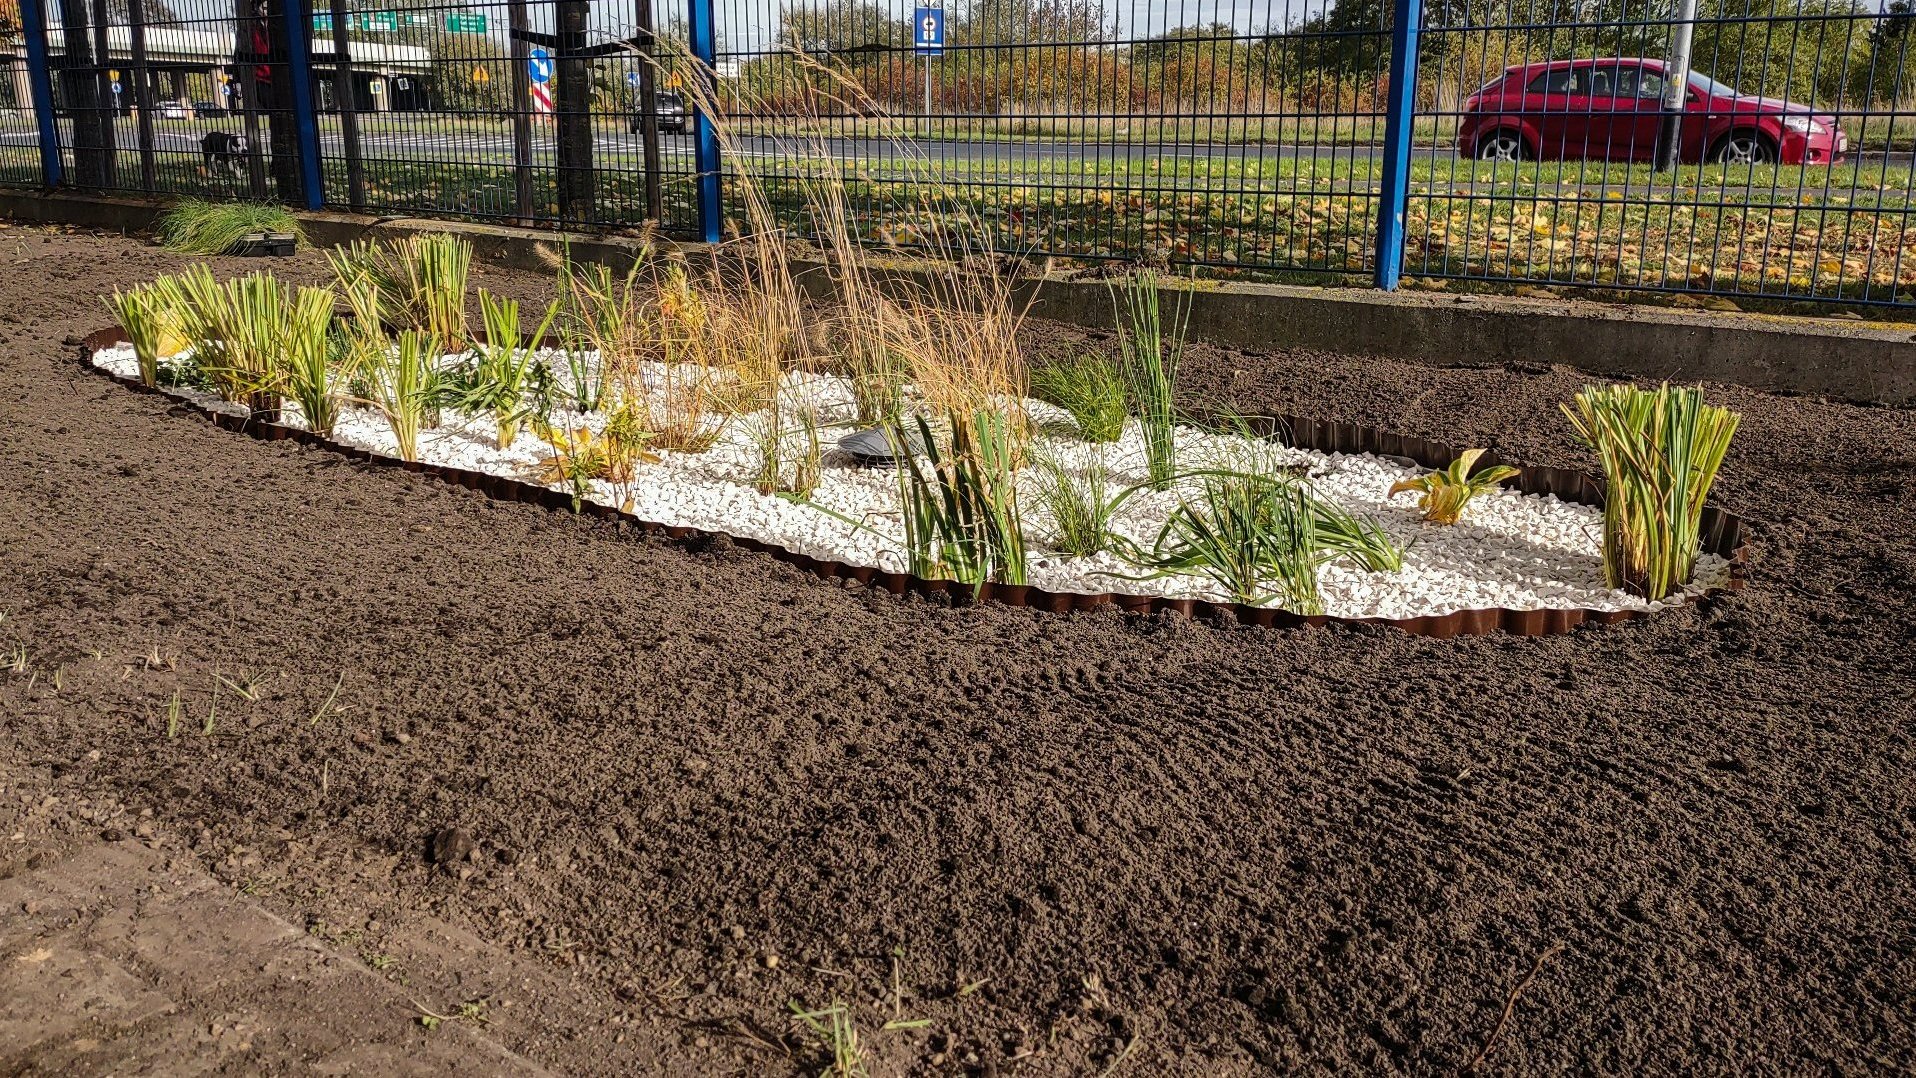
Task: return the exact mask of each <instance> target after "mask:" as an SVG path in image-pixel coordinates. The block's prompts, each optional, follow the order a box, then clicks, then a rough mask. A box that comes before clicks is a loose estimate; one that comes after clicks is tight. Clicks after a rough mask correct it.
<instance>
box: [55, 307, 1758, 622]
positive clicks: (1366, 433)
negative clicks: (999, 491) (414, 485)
mask: <svg viewBox="0 0 1916 1078" xmlns="http://www.w3.org/2000/svg"><path fill="white" fill-rule="evenodd" d="M126 341H127V336H126V332H125V330H123V329H121V328H120V327H118V326H114V327H111V328H109V329H103V330H99V331H98V332H95V333H91V334H88V335H87V336H86V337H85V338H84V339H83V340H82V341H81V342H80V349H79V352H80V361H81V362H82V363H83V364H85V365H86V367H87V369H89V370H92V371H94V372H96V373H99V374H102V375H105V376H106V377H108V378H111V379H113V380H114V381H115V382H118V383H120V384H121V385H123V386H126V387H128V388H129V389H133V390H135V391H137V392H141V393H152V394H156V395H159V396H163V397H167V398H168V399H170V400H176V401H179V402H180V403H182V404H185V405H187V406H188V407H190V408H193V409H195V410H196V411H199V412H200V413H202V414H204V415H206V416H207V417H208V418H210V419H211V420H212V421H213V423H214V425H215V426H218V427H220V428H221V429H224V430H230V431H234V432H236V433H241V434H248V435H251V436H252V437H255V438H259V439H262V440H265V441H292V442H298V443H300V444H301V445H311V446H318V447H321V448H325V449H330V450H332V451H333V452H335V453H339V454H341V455H342V456H344V457H346V458H347V459H348V460H354V461H362V462H365V463H368V464H378V465H383V466H386V467H395V468H403V469H404V470H406V471H409V472H417V473H419V474H421V475H429V476H432V477H433V478H435V479H439V480H442V481H444V482H447V483H451V484H453V485H455V486H461V487H465V488H467V489H469V490H474V491H478V492H479V493H481V494H484V495H485V496H486V497H489V498H493V499H495V500H498V501H508V502H525V503H528V504H531V505H538V506H543V507H545V508H547V509H555V510H571V509H572V495H571V494H569V493H567V492H566V491H563V490H557V489H554V488H552V487H547V486H542V485H540V484H538V483H529V482H526V481H525V480H521V479H513V478H511V477H509V476H501V475H493V474H492V473H490V472H479V471H473V470H471V469H468V468H458V467H453V466H450V465H439V464H425V463H421V462H418V461H402V460H400V459H398V458H396V457H388V456H385V455H383V454H379V453H373V452H371V451H369V450H366V449H361V448H359V447H357V446H350V445H346V444H343V443H341V442H335V441H333V440H332V439H330V438H325V437H322V436H320V435H317V434H314V433H313V432H312V431H309V430H306V429H304V428H301V427H289V426H285V425H283V424H280V423H272V422H266V421H264V420H259V419H253V418H251V417H249V416H238V415H233V414H231V413H228V412H221V411H216V410H214V409H211V408H208V407H206V406H205V405H202V404H199V403H197V402H194V401H189V400H186V399H185V398H183V397H179V396H176V395H175V394H172V393H168V392H167V391H166V390H164V389H160V388H156V387H153V386H148V385H147V384H145V383H144V382H142V381H140V379H139V377H138V376H136V375H122V374H117V373H115V372H113V371H109V370H107V369H105V368H104V367H99V366H96V365H95V364H94V363H93V354H94V353H95V352H98V351H100V350H101V349H103V348H110V347H113V346H114V345H118V344H123V343H126ZM1250 420H1251V424H1252V429H1253V430H1255V431H1256V432H1257V433H1260V434H1262V435H1264V436H1266V437H1269V438H1272V439H1274V440H1277V441H1280V442H1283V443H1284V444H1286V445H1291V446H1295V447H1297V448H1300V449H1312V450H1316V451H1318V452H1325V453H1376V454H1379V455H1385V456H1398V457H1407V458H1409V459H1411V460H1414V461H1416V462H1417V463H1418V464H1419V465H1420V466H1422V467H1425V468H1442V467H1445V466H1447V465H1449V464H1450V462H1451V461H1452V460H1455V459H1456V458H1457V456H1458V455H1459V454H1460V453H1461V452H1462V449H1460V448H1459V447H1457V446H1453V445H1450V444H1448V443H1445V442H1440V441H1437V440H1435V439H1430V438H1421V437H1417V436H1415V435H1409V434H1393V433H1390V432H1387V431H1380V430H1375V429H1373V428H1370V427H1366V426H1363V425H1361V424H1357V423H1344V422H1332V421H1326V420H1319V419H1311V418H1308V417H1303V416H1287V415H1272V416H1254V417H1250ZM1481 463H1482V465H1483V466H1485V467H1489V466H1490V465H1493V464H1504V463H1510V462H1508V461H1503V460H1500V459H1499V458H1498V457H1497V455H1496V454H1495V453H1486V454H1485V455H1484V456H1483V458H1482V461H1481ZM1512 466H1513V467H1515V468H1517V469H1518V473H1517V476H1516V483H1517V488H1518V489H1519V490H1521V491H1523V492H1524V493H1525V494H1553V495H1555V496H1556V497H1557V498H1558V499H1559V500H1561V501H1566V502H1575V503H1577V504H1580V505H1599V504H1601V503H1602V501H1603V482H1602V480H1600V479H1598V478H1596V477H1595V476H1591V475H1587V474H1585V473H1583V472H1579V471H1576V470H1574V469H1570V468H1538V467H1526V466H1524V465H1521V464H1516V465H1512ZM579 512H580V514H581V515H589V516H593V517H596V518H599V519H602V520H610V521H623V522H627V523H631V524H634V525H636V526H638V527H639V528H640V529H641V530H643V531H644V532H645V533H646V534H648V535H657V536H664V537H666V538H669V539H673V540H687V539H698V538H712V537H716V536H720V535H723V536H724V537H725V538H726V539H728V540H730V541H731V542H732V543H733V544H734V545H736V546H739V547H741V548H743V549H746V550H751V551H756V552H758V553H763V554H769V555H771V556H772V557H774V558H777V559H779V560H780V561H784V562H787V563H789V564H791V565H794V566H797V567H798V568H799V569H800V570H803V571H805V572H809V573H811V574H813V575H815V576H818V577H820V578H821V579H825V580H856V581H858V582H859V583H860V584H863V585H866V586H868V587H873V588H880V589H883V590H885V591H888V592H891V593H892V594H894V595H904V594H906V593H908V592H909V593H912V594H916V595H921V596H927V597H929V596H934V595H936V596H944V597H945V598H946V599H947V600H948V601H950V602H952V603H954V604H962V603H970V602H977V601H981V600H992V601H995V602H1000V603H1004V604H1006V605H1008V606H1024V607H1030V608H1032V609H1035V610H1043V611H1049V612H1051V613H1056V614H1065V613H1070V612H1072V611H1075V610H1095V609H1099V608H1102V607H1109V606H1116V607H1117V608H1118V609H1120V610H1122V611H1124V612H1125V613H1128V614H1153V613H1163V612H1167V611H1169V612H1173V613H1179V614H1184V615H1186V616H1187V617H1193V618H1212V617H1231V618H1235V619H1236V620H1237V621H1239V622H1240V623H1242V624H1245V625H1257V626H1262V627H1266V628H1279V629H1292V628H1304V627H1314V626H1319V625H1333V624H1342V625H1388V626H1390V627H1392V628H1397V629H1402V630H1403V631H1405V632H1407V633H1411V634H1412V635H1415V636H1428V637H1432V638H1434V639H1438V640H1448V639H1451V638H1453V637H1459V636H1484V635H1487V634H1490V633H1496V632H1504V633H1510V634H1512V635H1515V636H1554V635H1558V634H1561V633H1567V632H1570V631H1571V630H1572V629H1575V628H1577V627H1578V626H1580V625H1586V624H1594V625H1614V624H1617V623H1618V622H1623V621H1633V620H1636V619H1639V618H1643V617H1647V616H1649V615H1650V614H1652V613H1654V611H1647V610H1592V609H1587V608H1582V607H1573V608H1566V609H1548V610H1513V609H1510V608H1508V607H1491V608H1486V609H1478V610H1458V611H1453V612H1452V613H1449V614H1427V615H1423V616H1420V617H1414V618H1346V617H1335V616H1331V615H1325V614H1311V615H1306V614H1296V613H1292V612H1291V611H1288V610H1279V609H1274V608H1271V607H1259V606H1248V605H1245V604H1243V603H1228V602H1226V603H1214V602H1210V601H1208V600H1204V599H1174V598H1169V597H1166V596H1162V595H1126V594H1122V593H1118V592H1098V593H1096V594H1082V593H1078V592H1053V591H1046V590H1044V589H1042V588H1037V587H1032V586H1030V585H1026V584H998V583H991V582H987V583H985V584H982V585H979V586H978V587H976V588H973V587H971V586H970V585H966V584H960V583H958V582H956V581H951V580H927V579H924V578H922V577H916V576H912V575H910V574H909V573H897V572H889V571H886V570H883V569H877V568H874V567H872V566H869V565H850V564H847V563H845V562H842V561H836V560H830V559H819V558H814V557H811V556H810V555H807V554H801V553H799V552H797V551H795V550H788V549H786V548H785V547H782V546H779V545H778V544H776V543H769V542H766V541H764V540H762V539H752V538H747V537H742V536H733V535H730V534H728V533H724V532H712V531H706V530H704V529H700V528H691V527H686V526H684V525H677V524H661V523H659V522H657V521H652V520H646V519H644V518H642V517H639V516H637V515H635V514H632V513H627V512H625V511H623V510H621V509H618V508H616V507H614V506H610V505H604V504H602V503H599V502H589V501H588V502H584V503H582V504H581V506H580V508H579ZM1702 523H1703V527H1702V532H1703V537H1702V538H1703V549H1704V550H1705V551H1706V552H1708V553H1712V554H1717V555H1719V556H1721V557H1723V558H1726V559H1728V560H1729V562H1730V580H1729V584H1728V586H1727V588H1726V589H1725V590H1729V591H1739V590H1741V589H1742V588H1743V587H1744V586H1745V585H1746V584H1747V583H1748V581H1749V558H1750V551H1749V542H1748V532H1749V529H1748V528H1747V527H1746V526H1745V525H1744V523H1743V521H1742V520H1740V519H1739V518H1737V517H1736V516H1734V515H1732V514H1730V513H1728V512H1725V511H1724V510H1722V509H1719V508H1717V507H1716V506H1706V507H1704V510H1703V522H1702ZM1716 590H1718V589H1711V591H1712V592H1714V591H1716ZM1710 593H1711V592H1706V593H1705V594H1706V595H1708V594H1710ZM1688 601H1691V602H1694V601H1695V600H1694V599H1692V600H1688Z"/></svg>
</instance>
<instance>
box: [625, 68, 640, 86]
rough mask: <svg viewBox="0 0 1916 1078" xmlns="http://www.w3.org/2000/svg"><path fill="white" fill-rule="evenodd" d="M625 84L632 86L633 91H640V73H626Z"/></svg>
mask: <svg viewBox="0 0 1916 1078" xmlns="http://www.w3.org/2000/svg"><path fill="white" fill-rule="evenodd" d="M625 84H626V85H627V86H630V87H632V88H633V89H635V90H636V89H638V88H639V73H638V72H636V71H628V72H626V73H625Z"/></svg>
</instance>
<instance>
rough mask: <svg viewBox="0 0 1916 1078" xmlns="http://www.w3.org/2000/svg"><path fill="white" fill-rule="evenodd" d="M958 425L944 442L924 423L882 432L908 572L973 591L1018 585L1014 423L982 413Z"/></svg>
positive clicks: (1021, 539) (1021, 559)
mask: <svg viewBox="0 0 1916 1078" xmlns="http://www.w3.org/2000/svg"><path fill="white" fill-rule="evenodd" d="M956 419H957V421H956V422H954V423H953V424H952V425H951V426H950V428H949V430H948V431H946V432H944V433H943V436H942V437H940V436H935V435H934V431H933V427H932V424H931V423H930V421H928V420H927V419H926V418H925V417H924V416H922V415H913V416H911V417H909V419H907V418H904V417H901V418H899V419H896V420H894V421H892V422H891V423H890V424H888V425H887V426H886V428H885V429H886V431H887V433H888V435H889V437H890V439H891V443H892V446H893V447H894V449H893V452H894V454H895V455H896V456H897V457H898V459H899V467H898V496H899V501H900V503H901V505H902V506H903V509H904V518H905V553H906V557H907V559H908V562H909V571H910V572H911V574H912V575H914V576H919V577H924V578H926V579H933V580H941V579H942V580H956V581H958V582H960V583H963V584H970V585H972V586H976V585H979V584H982V583H984V582H985V581H987V580H996V581H999V582H1001V583H1005V584H1023V583H1024V582H1025V535H1024V527H1023V521H1022V520H1021V519H1020V515H1019V507H1018V497H1017V474H1016V473H1017V468H1016V457H1017V453H1018V446H1017V438H1018V437H1019V435H1018V434H1017V432H1016V431H1014V429H1013V427H1014V425H1015V424H1016V422H1017V419H1016V418H1015V417H1012V416H1009V415H1007V414H1006V413H1004V412H1002V411H997V410H994V409H991V408H988V407H980V408H978V409H976V410H974V411H972V412H970V413H967V414H962V415H960V416H958V417H956ZM907 423H909V424H911V427H907V425H906V424H907ZM913 428H915V430H913ZM908 431H910V432H911V433H908ZM915 448H922V449H923V450H924V451H925V453H926V456H927V458H928V460H927V461H926V462H922V463H921V462H920V460H919V458H918V454H917V453H916V452H914V451H913V450H914V449H915Z"/></svg>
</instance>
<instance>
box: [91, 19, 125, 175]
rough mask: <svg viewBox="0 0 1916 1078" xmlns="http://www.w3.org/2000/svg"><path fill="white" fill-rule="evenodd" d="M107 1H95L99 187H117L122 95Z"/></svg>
mask: <svg viewBox="0 0 1916 1078" xmlns="http://www.w3.org/2000/svg"><path fill="white" fill-rule="evenodd" d="M108 18H109V16H108V14H107V6H106V0H93V61H94V68H93V78H94V82H95V83H96V84H97V88H96V89H95V91H94V100H95V101H98V102H99V106H100V108H99V119H98V120H96V121H95V122H96V123H97V124H98V125H99V126H98V128H97V130H98V132H99V135H100V142H99V145H100V147H101V150H100V152H101V154H102V155H103V156H102V158H101V164H100V186H101V187H118V186H119V185H120V176H119V164H118V162H119V155H120V136H119V135H118V134H116V133H115V132H114V130H113V128H114V119H115V115H114V114H115V113H117V112H119V110H120V95H119V94H116V93H114V92H113V74H112V72H113V68H112V66H111V65H112V63H113V47H112V45H111V43H110V42H109V37H108V34H107V19H108Z"/></svg>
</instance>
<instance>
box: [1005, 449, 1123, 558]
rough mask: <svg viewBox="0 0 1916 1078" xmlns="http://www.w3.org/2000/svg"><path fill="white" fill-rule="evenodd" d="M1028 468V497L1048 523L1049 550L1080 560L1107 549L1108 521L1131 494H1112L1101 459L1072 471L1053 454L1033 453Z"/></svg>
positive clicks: (1109, 544) (1108, 474) (1109, 537)
mask: <svg viewBox="0 0 1916 1078" xmlns="http://www.w3.org/2000/svg"><path fill="white" fill-rule="evenodd" d="M1030 468H1031V477H1032V480H1033V482H1032V487H1031V491H1032V495H1033V497H1034V498H1035V499H1036V500H1037V504H1038V507H1039V508H1040V509H1041V510H1043V512H1044V515H1045V516H1047V517H1049V518H1050V519H1051V528H1052V532H1051V545H1052V547H1053V548H1055V549H1056V550H1058V551H1060V552H1062V553H1065V554H1070V555H1072V556H1074V557H1080V558H1082V557H1089V556H1090V555H1093V554H1097V553H1100V552H1102V551H1105V550H1109V549H1111V547H1112V546H1113V543H1114V536H1113V533H1112V531H1111V520H1112V517H1113V516H1114V515H1115V514H1116V512H1117V509H1118V506H1119V505H1121V504H1123V502H1124V500H1125V498H1126V497H1128V496H1129V495H1130V493H1131V490H1125V491H1122V492H1117V493H1115V494H1114V492H1113V490H1112V482H1111V480H1112V475H1111V470H1110V468H1108V467H1106V465H1105V463H1104V460H1103V458H1102V457H1100V458H1098V459H1096V460H1093V461H1092V462H1091V463H1090V464H1089V465H1087V466H1086V467H1084V468H1079V469H1073V468H1071V467H1070V466H1069V465H1068V464H1066V463H1065V462H1064V461H1063V460H1061V459H1059V457H1058V456H1057V455H1056V454H1054V453H1050V452H1046V451H1044V450H1042V449H1034V450H1033V451H1032V453H1031V465H1030ZM1132 489H1136V488H1132Z"/></svg>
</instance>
